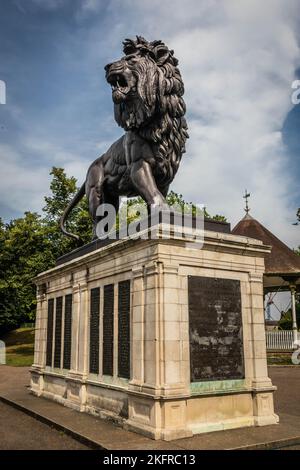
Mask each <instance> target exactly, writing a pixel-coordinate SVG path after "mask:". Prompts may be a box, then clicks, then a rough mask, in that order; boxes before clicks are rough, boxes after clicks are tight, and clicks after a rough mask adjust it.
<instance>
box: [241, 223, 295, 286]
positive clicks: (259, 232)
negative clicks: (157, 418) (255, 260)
mask: <svg viewBox="0 0 300 470" xmlns="http://www.w3.org/2000/svg"><path fill="white" fill-rule="evenodd" d="M232 233H233V234H235V235H243V236H245V237H249V238H256V239H257V240H261V241H262V242H263V243H264V245H270V246H271V247H272V250H271V253H270V254H267V255H266V256H265V273H266V275H278V276H281V275H283V276H292V277H297V275H298V276H299V277H300V256H298V255H297V254H296V253H294V251H293V250H291V249H290V248H289V247H288V246H287V245H285V244H284V243H283V242H282V241H281V240H279V238H277V237H276V236H275V235H274V234H273V233H271V232H270V231H269V230H268V229H266V227H264V226H263V225H262V224H261V223H259V222H258V221H257V220H256V219H254V218H253V217H251V215H249V214H246V215H245V217H244V218H243V219H242V220H240V222H238V224H237V225H236V226H235V227H234V229H233V230H232Z"/></svg>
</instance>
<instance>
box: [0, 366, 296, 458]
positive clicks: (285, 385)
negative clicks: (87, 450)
mask: <svg viewBox="0 0 300 470" xmlns="http://www.w3.org/2000/svg"><path fill="white" fill-rule="evenodd" d="M270 376H271V378H272V380H273V383H274V384H275V385H277V387H278V391H277V392H276V393H275V411H276V412H277V414H279V416H280V424H278V425H273V426H264V427H255V428H254V427H251V428H243V429H233V430H228V431H221V432H215V433H209V434H199V435H197V436H194V437H192V438H188V439H180V440H177V441H172V442H170V443H169V442H164V441H153V440H151V439H147V438H146V437H143V436H141V435H139V434H135V433H132V432H129V431H125V430H123V429H121V428H119V427H117V426H115V425H113V424H112V423H109V422H108V421H103V420H100V419H97V418H95V417H93V416H90V415H87V414H85V413H78V412H76V411H73V410H71V409H69V408H66V407H63V406H61V405H59V404H57V403H54V402H52V401H50V400H46V399H43V398H37V397H34V396H33V395H31V394H30V393H29V391H28V388H26V386H27V384H28V382H29V376H28V368H25V367H24V368H23V367H22V368H21V367H19V368H13V367H9V366H0V398H1V397H2V400H3V399H4V400H7V401H11V402H13V403H14V405H15V406H19V407H20V408H22V409H24V410H26V411H27V412H29V413H31V414H33V415H36V416H39V419H43V420H44V421H46V422H47V423H52V424H53V425H54V426H56V427H57V428H59V429H66V430H67V432H69V433H71V435H73V436H74V435H75V436H76V437H77V438H82V439H84V440H83V441H82V442H84V443H85V444H87V445H88V444H92V443H93V445H98V446H99V448H104V449H108V450H116V449H132V450H135V449H146V450H166V449H169V450H172V449H174V450H175V449H177V450H181V451H182V450H184V449H191V450H194V449H233V448H240V447H243V448H247V447H249V448H258V449H260V448H266V447H267V448H273V449H274V448H284V449H286V450H296V449H299V448H300V400H299V390H300V367H271V368H270ZM0 414H1V410H0ZM31 419H33V418H31ZM0 423H2V419H1V422H0ZM0 426H1V424H0ZM43 426H44V425H43ZM52 431H53V430H52ZM15 432H16V439H18V436H19V434H22V432H20V431H19V429H18V428H17V429H15ZM56 432H57V431H56ZM72 433H73V434H72ZM55 436H56V434H55ZM56 437H57V436H56ZM38 439H40V434H39V438H38ZM53 439H54V435H53ZM63 439H65V437H64V438H63ZM49 442H50V441H49ZM64 442H67V441H64ZM71 442H73V445H74V441H73V440H71V441H70V445H71ZM287 444H288V445H289V446H290V447H285V446H286V445H287ZM11 445H13V443H11ZM36 445H41V446H42V445H44V442H43V441H41V443H37V441H36ZM62 445H63V443H62ZM13 448H14V449H15V448H16V447H13ZM35 448H45V449H46V447H35ZM51 448H54V447H51ZM68 448H73V447H68Z"/></svg>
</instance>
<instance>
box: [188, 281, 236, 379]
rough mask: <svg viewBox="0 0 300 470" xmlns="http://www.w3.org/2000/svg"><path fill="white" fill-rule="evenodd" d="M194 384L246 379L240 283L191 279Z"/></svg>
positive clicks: (191, 345) (190, 316) (190, 304)
mask: <svg viewBox="0 0 300 470" xmlns="http://www.w3.org/2000/svg"><path fill="white" fill-rule="evenodd" d="M188 293H189V334H190V367H191V381H192V382H198V381H205V380H226V379H241V378H243V377H244V358H243V337H242V313H241V290H240V281H238V280H232V279H218V278H209V277H198V276H189V278H188Z"/></svg>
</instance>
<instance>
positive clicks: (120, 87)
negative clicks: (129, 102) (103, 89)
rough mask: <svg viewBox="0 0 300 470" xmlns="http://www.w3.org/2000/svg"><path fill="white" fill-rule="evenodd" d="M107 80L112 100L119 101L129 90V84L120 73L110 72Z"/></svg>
mask: <svg viewBox="0 0 300 470" xmlns="http://www.w3.org/2000/svg"><path fill="white" fill-rule="evenodd" d="M107 81H108V83H109V84H110V85H111V88H112V93H113V99H114V101H120V100H121V99H124V98H125V95H127V93H128V92H129V91H130V86H129V84H128V82H127V80H126V78H125V77H124V75H123V74H121V73H110V74H109V75H108V76H107Z"/></svg>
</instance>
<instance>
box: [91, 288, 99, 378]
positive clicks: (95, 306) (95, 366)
mask: <svg viewBox="0 0 300 470" xmlns="http://www.w3.org/2000/svg"><path fill="white" fill-rule="evenodd" d="M99 319H100V288H99V287H96V288H95V289H91V303H90V372H91V373H92V374H99Z"/></svg>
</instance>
